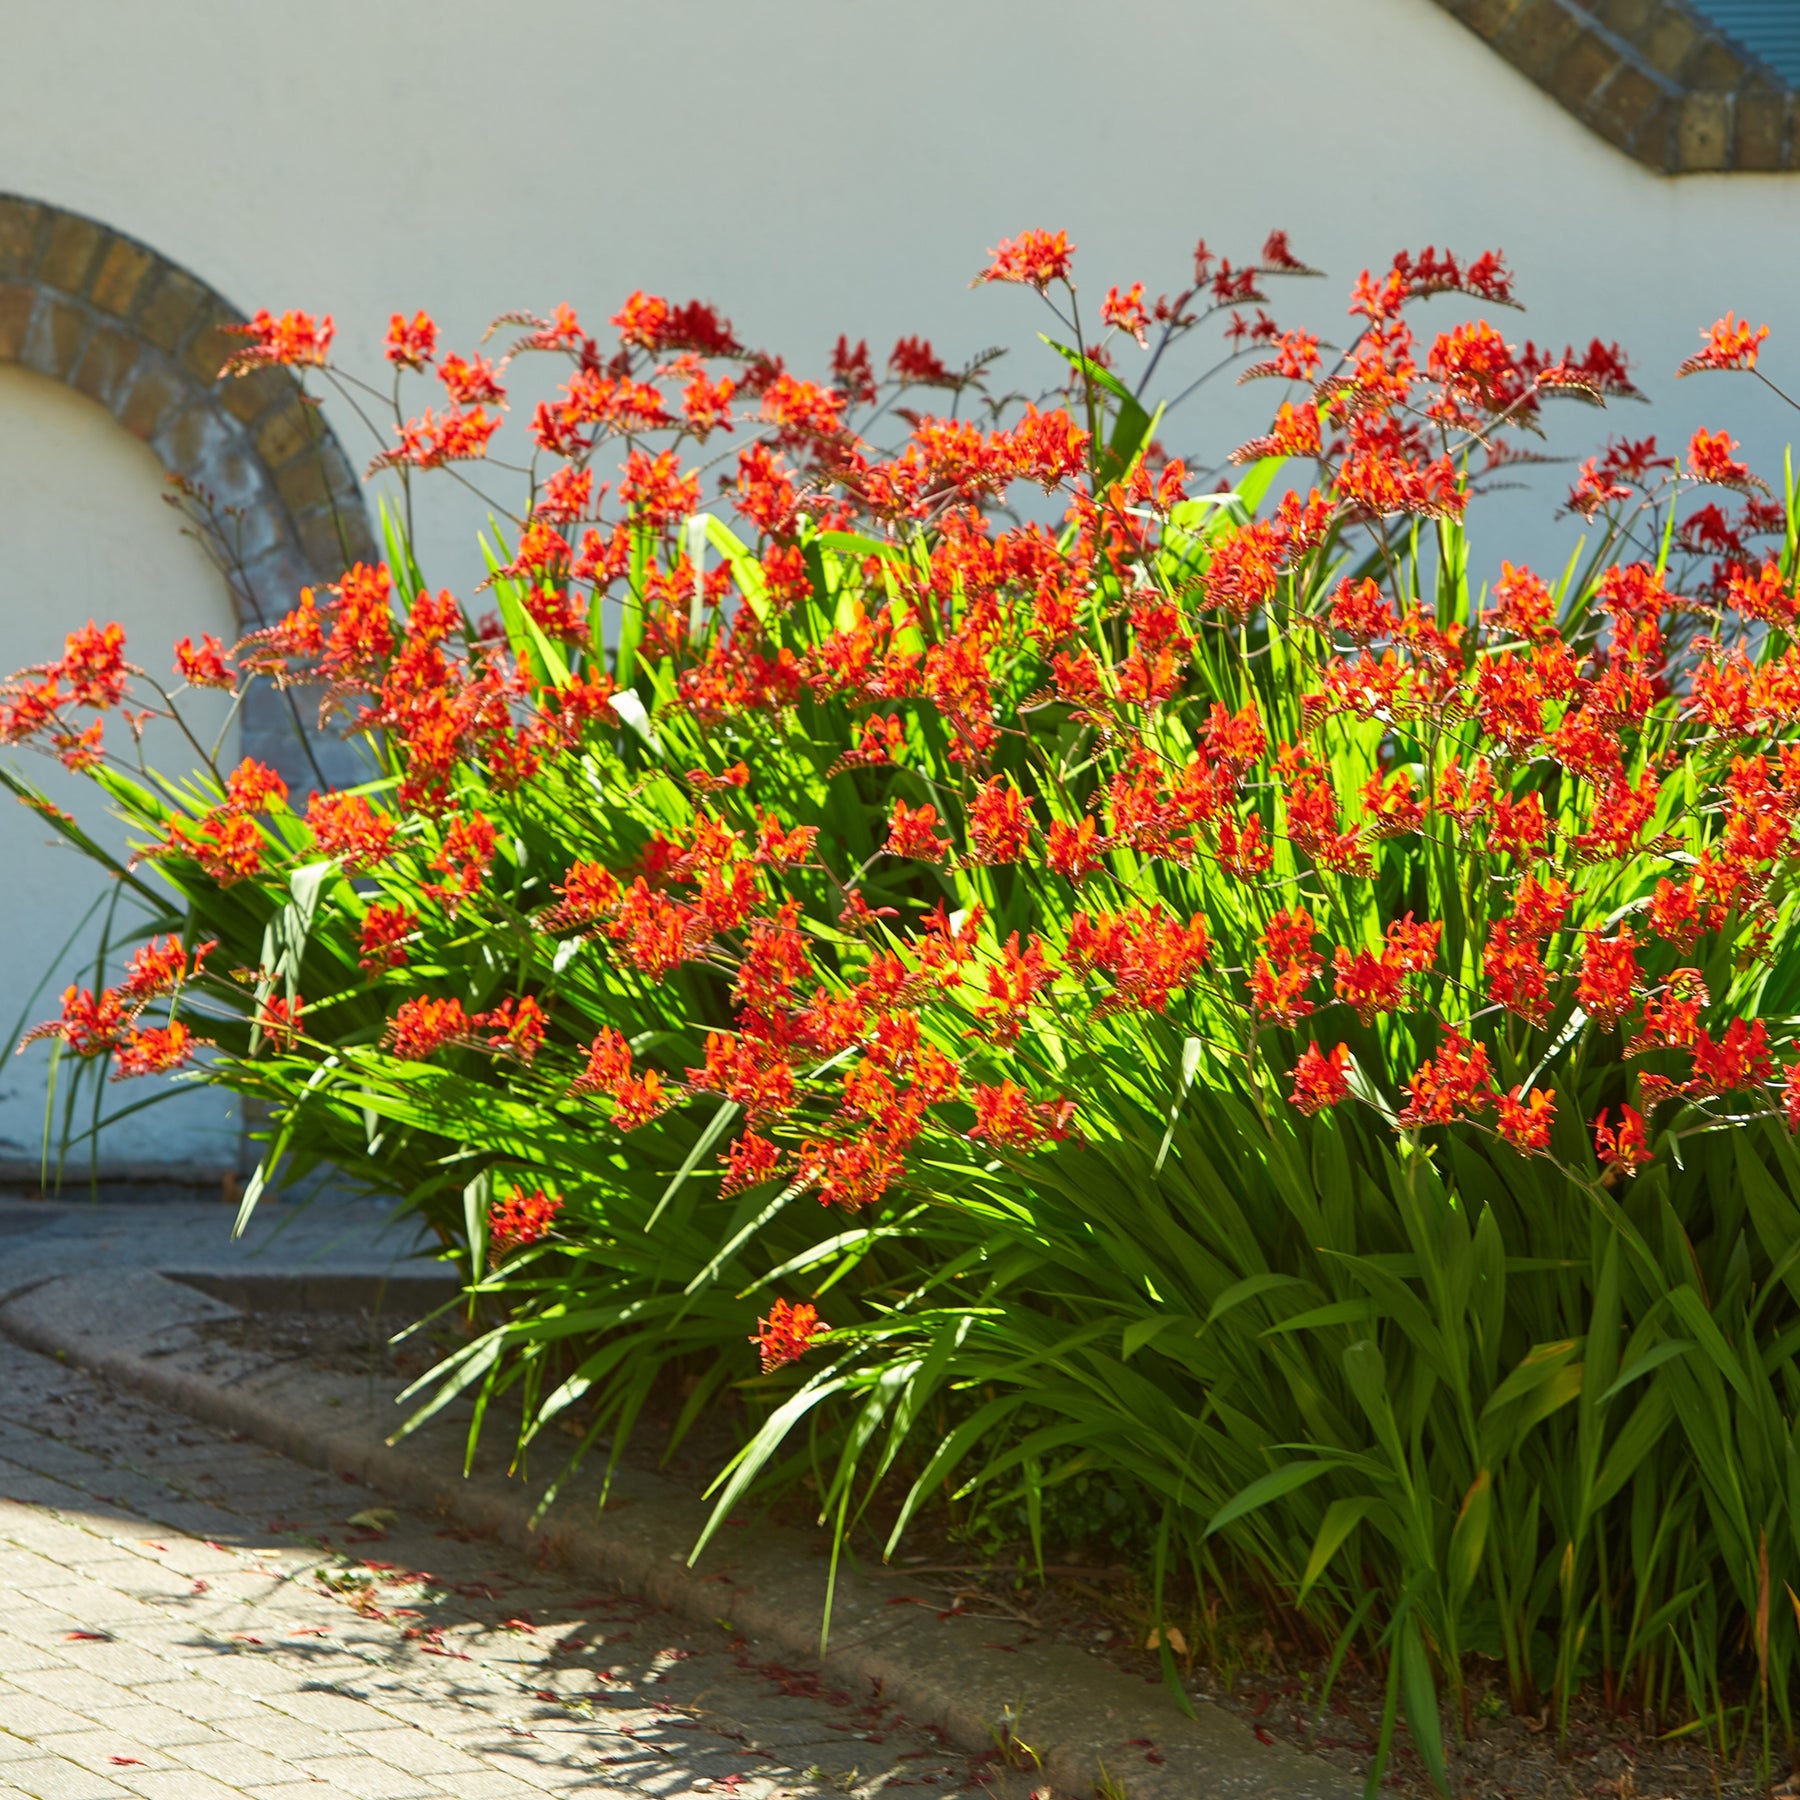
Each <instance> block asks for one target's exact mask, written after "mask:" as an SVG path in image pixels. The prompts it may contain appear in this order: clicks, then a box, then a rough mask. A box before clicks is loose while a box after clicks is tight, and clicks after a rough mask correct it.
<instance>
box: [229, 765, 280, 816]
mask: <svg viewBox="0 0 1800 1800" xmlns="http://www.w3.org/2000/svg"><path fill="white" fill-rule="evenodd" d="M225 804H226V806H227V807H229V808H230V809H231V810H232V811H233V812H241V813H266V812H273V811H274V810H275V809H276V808H277V807H280V806H285V805H286V804H287V783H286V782H285V781H283V780H282V779H281V777H280V776H279V775H277V774H276V773H275V771H274V770H273V769H271V768H270V767H269V765H268V764H267V763H260V762H258V761H257V760H256V758H255V757H253V756H246V757H245V758H244V760H243V761H242V762H241V763H239V764H238V766H237V767H236V768H235V769H233V770H232V771H231V773H230V774H229V775H228V776H227V777H226V778H225Z"/></svg>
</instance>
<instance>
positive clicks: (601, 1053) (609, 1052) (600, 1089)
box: [569, 1025, 631, 1094]
mask: <svg viewBox="0 0 1800 1800" xmlns="http://www.w3.org/2000/svg"><path fill="white" fill-rule="evenodd" d="M630 1075H631V1046H630V1045H629V1044H628V1043H627V1042H626V1041H625V1039H624V1036H623V1035H622V1034H621V1033H620V1032H618V1031H615V1030H614V1029H613V1027H612V1026H610V1025H603V1026H602V1027H601V1028H600V1031H599V1033H598V1034H597V1035H596V1037H595V1038H594V1041H593V1043H592V1044H591V1045H590V1046H589V1047H588V1060H587V1067H586V1068H585V1069H584V1070H583V1071H582V1072H581V1074H580V1076H578V1077H577V1079H576V1080H575V1082H574V1084H573V1085H572V1086H571V1087H570V1089H569V1092H570V1093H571V1094H616V1093H617V1092H618V1091H619V1088H620V1087H621V1086H622V1085H623V1084H624V1082H625V1081H627V1080H628V1079H629V1078H630Z"/></svg>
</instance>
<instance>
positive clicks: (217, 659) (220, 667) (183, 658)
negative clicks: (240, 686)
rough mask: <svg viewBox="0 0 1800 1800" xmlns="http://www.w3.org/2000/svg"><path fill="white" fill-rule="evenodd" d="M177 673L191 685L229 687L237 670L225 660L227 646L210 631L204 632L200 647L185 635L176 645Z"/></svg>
mask: <svg viewBox="0 0 1800 1800" xmlns="http://www.w3.org/2000/svg"><path fill="white" fill-rule="evenodd" d="M175 673H176V674H177V675H179V676H180V677H181V679H182V680H183V681H185V682H186V683H187V684H188V686H189V687H213V688H228V687H230V686H231V684H232V682H233V681H234V680H235V679H236V672H235V671H234V670H233V669H232V667H231V665H230V664H229V663H228V662H227V661H226V660H225V646H224V645H223V644H222V643H220V642H219V640H218V639H217V638H216V637H213V636H212V635H211V634H210V633H205V634H202V636H201V639H200V647H199V649H197V650H196V649H195V648H194V640H193V639H192V638H188V637H184V638H183V639H182V640H181V641H180V642H179V643H178V644H177V645H176V646H175Z"/></svg>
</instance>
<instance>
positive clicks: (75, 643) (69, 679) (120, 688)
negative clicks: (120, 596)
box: [48, 619, 130, 711]
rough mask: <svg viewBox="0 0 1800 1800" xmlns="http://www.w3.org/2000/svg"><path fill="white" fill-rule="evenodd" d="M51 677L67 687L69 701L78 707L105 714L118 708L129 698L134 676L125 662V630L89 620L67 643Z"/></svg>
mask: <svg viewBox="0 0 1800 1800" xmlns="http://www.w3.org/2000/svg"><path fill="white" fill-rule="evenodd" d="M48 673H49V674H50V675H51V676H52V677H53V678H54V679H56V680H59V681H62V682H63V683H65V684H66V685H67V688H68V692H69V698H70V699H71V700H72V701H74V703H75V704H76V705H77V706H91V707H94V708H96V709H97V710H102V711H103V710H105V709H106V708H107V707H109V706H117V705H118V704H119V702H120V701H121V700H123V699H124V698H125V683H126V679H127V677H128V676H129V674H130V670H129V668H128V667H127V665H126V662H125V628H124V627H123V626H122V625H116V624H107V625H96V624H95V623H94V622H93V620H92V619H90V620H88V622H87V623H86V624H85V625H83V626H82V627H81V629H80V630H79V631H71V632H70V633H69V635H68V637H67V638H66V639H64V644H63V654H62V660H61V661H60V662H57V663H54V664H53V665H52V666H51V668H50V669H49V671H48Z"/></svg>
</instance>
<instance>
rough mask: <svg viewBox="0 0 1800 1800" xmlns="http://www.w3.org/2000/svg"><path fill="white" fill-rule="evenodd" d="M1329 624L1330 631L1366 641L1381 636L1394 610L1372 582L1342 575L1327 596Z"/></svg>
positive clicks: (1390, 627) (1390, 624)
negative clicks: (1329, 608) (1335, 586)
mask: <svg viewBox="0 0 1800 1800" xmlns="http://www.w3.org/2000/svg"><path fill="white" fill-rule="evenodd" d="M1331 624H1332V629H1333V630H1334V631H1341V632H1343V633H1344V635H1345V636H1346V637H1351V638H1354V639H1355V640H1356V641H1357V642H1358V643H1359V644H1366V643H1368V642H1369V641H1370V639H1372V638H1378V637H1385V636H1386V635H1387V634H1388V633H1389V632H1391V631H1392V630H1393V629H1394V626H1395V624H1396V620H1395V618H1394V609H1393V608H1392V607H1391V606H1389V605H1388V603H1387V601H1386V600H1384V599H1383V598H1382V594H1381V589H1380V588H1378V587H1377V586H1376V585H1375V583H1374V582H1373V581H1370V580H1368V579H1367V578H1365V579H1363V580H1362V581H1352V580H1350V578H1349V577H1348V576H1346V577H1345V578H1344V579H1343V580H1342V581H1340V582H1339V583H1338V585H1337V591H1336V592H1335V593H1334V594H1333V595H1332V596H1331Z"/></svg>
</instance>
